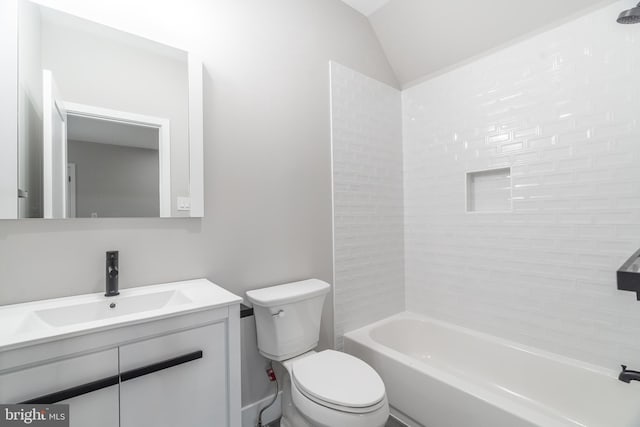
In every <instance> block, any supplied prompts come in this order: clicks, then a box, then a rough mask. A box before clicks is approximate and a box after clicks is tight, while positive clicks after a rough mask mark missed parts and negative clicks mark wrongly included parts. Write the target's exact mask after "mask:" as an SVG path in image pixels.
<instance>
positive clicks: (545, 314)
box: [403, 1, 640, 369]
mask: <svg viewBox="0 0 640 427" xmlns="http://www.w3.org/2000/svg"><path fill="white" fill-rule="evenodd" d="M630 6H632V2H628V1H625V2H617V3H615V4H613V5H611V6H608V7H606V8H603V9H600V10H598V11H596V12H593V13H590V14H589V15H586V16H583V17H581V18H579V19H577V20H575V21H572V22H570V23H568V24H565V25H563V26H561V27H558V28H556V29H553V30H551V31H548V32H546V33H544V34H541V35H538V36H535V37H533V38H531V39H529V40H526V41H524V42H521V43H519V44H517V45H514V46H511V47H509V48H507V49H505V50H503V51H500V52H498V53H495V54H492V55H490V56H487V57H484V58H482V59H480V60H478V61H476V62H474V63H471V64H468V65H465V66H462V67H461V68H458V69H456V70H454V71H451V72H448V73H446V74H444V75H441V76H438V77H436V78H433V79H431V80H429V81H426V82H424V83H422V84H420V85H418V86H414V87H412V88H410V89H408V90H406V91H404V92H403V114H404V147H405V148H404V150H405V151H404V169H405V181H404V191H405V218H406V234H405V251H406V284H407V285H406V299H407V306H408V309H409V310H411V311H416V312H422V313H425V314H427V315H430V316H434V317H437V318H441V319H445V320H448V321H451V322H455V323H457V324H461V325H464V326H468V327H472V328H475V329H479V330H482V331H485V332H489V333H492V334H496V335H499V336H504V337H507V338H510V339H514V340H517V341H520V342H523V343H526V344H529V345H534V346H538V347H541V348H544V349H548V350H551V351H554V352H557V353H562V354H565V355H568V356H571V357H574V358H578V359H582V360H586V361H588V362H592V363H596V364H599V365H603V366H607V367H609V368H612V369H618V365H619V364H620V363H623V362H627V363H629V364H630V365H632V366H636V367H639V366H640V340H638V339H637V338H638V337H640V302H636V300H635V295H634V294H632V293H628V292H621V291H617V290H616V279H615V271H616V270H617V268H618V267H619V266H620V265H621V264H622V263H623V262H624V261H625V260H626V259H627V257H629V256H630V255H631V254H632V253H633V252H634V251H635V250H636V249H638V247H640V166H639V165H640V123H639V122H638V114H639V112H640V84H639V83H638V80H637V76H638V73H639V72H640V27H639V26H622V25H618V24H616V23H615V18H616V16H617V14H618V13H619V12H620V11H621V10H623V9H626V8H628V7H630ZM502 167H511V173H512V185H513V189H512V191H513V193H512V198H513V200H512V202H513V203H512V208H511V209H512V210H511V211H510V212H505V213H465V181H466V176H465V174H466V172H468V171H475V170H484V169H490V168H502Z"/></svg>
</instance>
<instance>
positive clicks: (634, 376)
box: [618, 365, 640, 383]
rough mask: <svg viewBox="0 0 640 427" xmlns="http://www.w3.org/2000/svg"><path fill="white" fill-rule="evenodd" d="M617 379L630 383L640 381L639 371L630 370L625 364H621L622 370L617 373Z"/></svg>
mask: <svg viewBox="0 0 640 427" xmlns="http://www.w3.org/2000/svg"><path fill="white" fill-rule="evenodd" d="M618 379H619V380H620V381H623V382H625V383H630V382H631V381H640V372H638V371H631V370H629V369H627V366H626V365H622V372H620V375H618Z"/></svg>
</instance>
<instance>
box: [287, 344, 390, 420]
mask: <svg viewBox="0 0 640 427" xmlns="http://www.w3.org/2000/svg"><path fill="white" fill-rule="evenodd" d="M291 372H292V375H291V377H292V385H293V386H294V387H295V388H296V389H297V390H298V391H299V392H300V393H301V394H302V395H303V396H305V397H306V398H308V399H309V400H312V401H313V402H315V403H317V404H319V405H322V406H325V407H327V408H330V409H333V410H337V411H342V412H349V413H353V414H366V413H369V412H373V411H376V410H377V409H379V408H381V407H382V406H384V405H385V404H386V402H387V401H386V394H385V387H384V383H383V382H382V379H381V378H380V376H379V375H378V373H377V372H376V371H375V370H374V369H373V368H372V367H371V366H369V365H367V364H366V363H365V362H363V361H362V360H360V359H358V358H356V357H353V356H351V355H349V354H346V353H341V352H338V351H334V350H325V351H322V352H320V353H314V354H312V355H310V356H307V357H303V358H301V359H299V360H296V361H295V362H294V363H293V364H292V366H291Z"/></svg>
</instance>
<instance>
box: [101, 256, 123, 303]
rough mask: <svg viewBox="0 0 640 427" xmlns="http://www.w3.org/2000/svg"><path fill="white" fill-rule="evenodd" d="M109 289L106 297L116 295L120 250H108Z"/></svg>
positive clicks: (117, 293)
mask: <svg viewBox="0 0 640 427" xmlns="http://www.w3.org/2000/svg"><path fill="white" fill-rule="evenodd" d="M106 283H107V289H106V293H105V294H104V296H105V297H115V296H116V295H119V294H120V292H119V291H118V251H109V252H107V277H106Z"/></svg>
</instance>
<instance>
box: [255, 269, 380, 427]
mask: <svg viewBox="0 0 640 427" xmlns="http://www.w3.org/2000/svg"><path fill="white" fill-rule="evenodd" d="M329 288H330V286H329V284H328V283H326V282H323V281H321V280H316V279H310V280H304V281H301V282H294V283H287V284H285V285H279V286H272V287H269V288H263V289H257V290H254V291H249V292H247V297H248V298H249V301H251V303H252V304H253V308H254V314H255V319H256V328H257V332H258V349H259V350H260V353H261V354H262V355H263V356H265V357H266V358H268V359H271V360H274V361H276V362H279V363H276V364H275V365H274V369H275V371H276V376H277V377H278V381H279V382H280V384H282V387H281V388H282V420H281V421H280V424H281V426H282V427H382V426H384V425H385V423H386V421H387V418H388V416H389V402H388V401H387V395H386V393H385V389H384V383H383V382H382V379H381V378H380V376H379V375H378V374H377V373H376V371H374V370H373V368H371V367H370V366H369V365H367V364H366V363H365V362H363V361H362V360H360V359H358V358H356V357H353V356H351V355H348V354H345V353H340V352H337V351H334V350H325V351H321V352H315V351H314V350H313V349H314V348H315V347H316V346H317V345H318V338H319V334H320V317H321V315H322V306H323V304H324V300H325V297H326V295H327V293H328V292H329Z"/></svg>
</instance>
